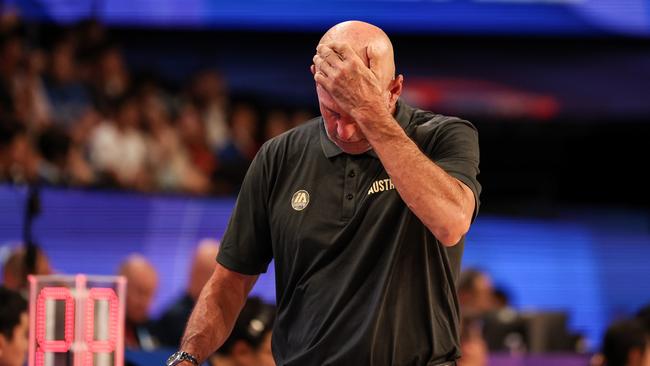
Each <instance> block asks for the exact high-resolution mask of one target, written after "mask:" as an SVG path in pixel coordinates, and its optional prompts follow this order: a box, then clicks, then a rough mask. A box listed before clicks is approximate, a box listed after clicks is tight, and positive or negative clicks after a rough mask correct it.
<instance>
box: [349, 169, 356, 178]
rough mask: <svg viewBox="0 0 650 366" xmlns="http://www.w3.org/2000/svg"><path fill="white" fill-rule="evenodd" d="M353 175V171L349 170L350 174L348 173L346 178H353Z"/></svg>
mask: <svg viewBox="0 0 650 366" xmlns="http://www.w3.org/2000/svg"><path fill="white" fill-rule="evenodd" d="M355 175H356V174H354V170H350V172H349V173H348V177H350V178H354V176H355Z"/></svg>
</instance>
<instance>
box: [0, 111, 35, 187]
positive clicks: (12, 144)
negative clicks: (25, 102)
mask: <svg viewBox="0 0 650 366" xmlns="http://www.w3.org/2000/svg"><path fill="white" fill-rule="evenodd" d="M37 175H38V158H37V155H36V152H35V151H34V150H33V149H32V146H31V143H30V140H29V137H28V135H27V131H26V129H25V126H24V125H23V124H21V123H20V122H18V121H16V120H12V119H4V120H2V119H0V180H2V181H9V182H12V183H25V182H31V181H34V180H35V179H36V177H37Z"/></svg>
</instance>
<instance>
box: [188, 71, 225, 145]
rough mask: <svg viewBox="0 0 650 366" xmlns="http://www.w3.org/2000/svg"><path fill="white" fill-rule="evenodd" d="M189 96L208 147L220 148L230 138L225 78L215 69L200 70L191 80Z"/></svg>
mask: <svg viewBox="0 0 650 366" xmlns="http://www.w3.org/2000/svg"><path fill="white" fill-rule="evenodd" d="M189 97H190V100H191V101H192V103H193V104H194V105H195V106H196V107H197V109H198V112H199V114H200V116H201V119H202V121H203V122H204V126H205V133H206V137H207V143H208V145H209V146H210V149H211V150H212V151H219V150H221V149H222V148H224V147H225V146H226V145H227V144H228V141H229V140H230V133H229V130H228V124H227V123H226V110H227V109H228V88H227V86H226V82H225V80H224V79H223V77H222V76H221V74H219V73H218V72H217V71H214V70H204V71H201V72H199V73H198V74H197V75H196V76H194V78H193V80H192V82H191V85H190V92H189Z"/></svg>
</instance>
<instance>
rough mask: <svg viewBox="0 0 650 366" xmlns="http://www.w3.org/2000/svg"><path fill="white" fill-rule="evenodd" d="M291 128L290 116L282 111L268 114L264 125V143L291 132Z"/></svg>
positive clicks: (277, 110)
mask: <svg viewBox="0 0 650 366" xmlns="http://www.w3.org/2000/svg"><path fill="white" fill-rule="evenodd" d="M290 128H291V121H290V120H289V116H288V115H287V114H286V113H285V112H284V111H282V110H279V109H276V110H272V111H270V112H269V113H268V115H267V117H266V123H264V141H267V140H270V139H272V138H274V137H275V136H278V135H281V134H282V133H284V132H286V131H289V129H290Z"/></svg>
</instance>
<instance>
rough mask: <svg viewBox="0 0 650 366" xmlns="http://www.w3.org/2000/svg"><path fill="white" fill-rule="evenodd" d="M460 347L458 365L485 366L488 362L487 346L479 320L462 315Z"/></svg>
mask: <svg viewBox="0 0 650 366" xmlns="http://www.w3.org/2000/svg"><path fill="white" fill-rule="evenodd" d="M460 348H461V353H462V356H461V358H460V359H459V360H458V366H485V365H487V362H488V347H487V344H486V342H485V339H483V330H482V329H481V321H480V319H477V318H471V317H466V316H465V317H463V320H462V322H461V333H460Z"/></svg>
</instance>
